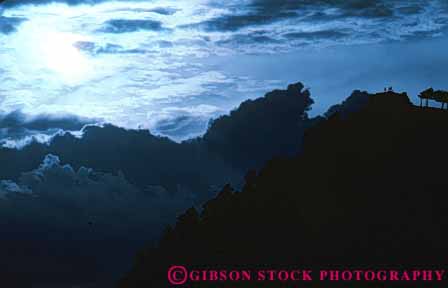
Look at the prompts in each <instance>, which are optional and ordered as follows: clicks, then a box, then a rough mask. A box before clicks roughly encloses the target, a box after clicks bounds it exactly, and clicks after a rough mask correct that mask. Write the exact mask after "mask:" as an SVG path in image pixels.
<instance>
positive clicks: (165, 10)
mask: <svg viewBox="0 0 448 288" xmlns="http://www.w3.org/2000/svg"><path fill="white" fill-rule="evenodd" d="M149 11H151V12H154V13H157V14H161V15H173V14H175V13H176V12H177V11H178V10H177V9H175V8H167V7H157V8H153V9H150V10H149Z"/></svg>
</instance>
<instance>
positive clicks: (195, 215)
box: [118, 92, 448, 288]
mask: <svg viewBox="0 0 448 288" xmlns="http://www.w3.org/2000/svg"><path fill="white" fill-rule="evenodd" d="M447 128H448V112H447V111H442V110H440V109H435V108H420V107H415V106H413V105H412V104H411V103H410V101H409V98H408V97H407V95H406V94H405V93H403V94H397V93H394V92H386V93H379V94H374V95H371V96H369V98H368V101H367V103H366V106H364V108H362V109H359V111H357V112H352V113H348V114H345V115H344V117H341V113H340V112H337V111H336V112H335V113H332V115H330V116H329V118H328V119H326V120H323V121H321V122H320V123H318V124H317V125H315V126H314V127H312V128H310V129H308V130H307V132H306V135H305V139H304V150H303V154H302V155H300V156H297V157H294V158H282V159H274V160H272V161H270V162H269V163H268V164H267V165H266V166H265V167H264V168H263V169H262V170H261V171H260V172H259V173H258V175H256V174H255V173H254V172H250V173H248V174H247V177H246V184H245V186H244V188H243V189H242V191H241V192H236V191H233V190H232V188H231V187H230V186H226V187H225V188H224V189H223V190H222V191H221V193H220V194H219V195H218V196H217V197H216V198H215V199H213V200H210V201H209V202H207V203H206V204H205V205H204V209H203V211H201V212H198V211H196V210H195V209H190V210H188V211H187V212H185V213H184V214H183V215H182V216H180V217H179V218H178V222H177V224H176V226H175V227H174V228H173V229H168V230H167V231H166V233H165V235H164V237H163V238H162V240H161V241H160V245H159V247H158V248H154V249H153V248H148V249H145V250H144V251H142V252H141V253H140V254H139V255H138V257H137V259H136V262H135V265H134V269H133V270H132V271H131V272H130V273H129V274H128V275H127V276H126V277H125V278H124V279H123V280H122V281H121V283H120V284H119V285H118V287H120V288H131V287H138V288H140V287H141V288H143V287H167V276H166V272H167V268H168V267H169V266H171V265H173V264H185V265H186V266H191V267H202V268H205V267H208V268H210V267H226V268H229V267H235V266H237V265H240V266H239V267H241V265H245V264H247V265H249V266H250V267H257V265H258V266H259V265H262V264H263V265H276V264H277V265H280V264H284V265H288V264H290V266H291V264H294V265H296V266H294V267H297V265H302V266H303V265H306V267H319V268H323V267H328V265H332V264H334V265H341V267H372V266H374V267H385V266H387V265H393V267H396V266H397V265H399V267H416V266H417V267H418V266H419V265H422V266H424V267H428V266H426V265H430V266H429V267H432V266H433V265H442V264H446V262H448V261H447V259H448V258H447V256H448V245H447V243H448V232H447V230H446V227H447V224H448V211H447V207H448V195H447V192H448V183H447V181H446V171H447V170H446V165H447V163H448V154H447V153H446V149H447V147H448V135H447V133H446V132H447ZM302 266H301V267H302ZM196 284H197V283H196ZM245 285H246V286H245V287H255V286H250V285H251V284H247V283H246V284H245ZM252 285H253V284H252ZM372 285H373V286H367V285H366V284H363V285H361V286H356V287H390V286H391V285H390V284H389V283H388V284H384V283H382V284H381V283H374V284H372ZM397 285H399V284H397ZM401 285H402V284H401ZM198 286H199V285H198ZM235 286H236V285H235V284H233V283H232V286H231V287H235ZM240 286H244V283H243V284H241V285H240ZM240 286H238V287H240ZM192 287H196V286H192ZM201 287H202V286H201ZM210 287H218V286H216V284H215V285H211V286H210ZM219 287H230V286H219ZM256 287H260V285H257V286H256ZM280 287H286V286H284V284H281V285H280ZM332 287H334V286H332ZM343 287H355V286H348V284H345V286H343ZM400 287H409V285H403V286H400ZM417 287H421V285H418V286H417ZM425 287H429V286H425Z"/></svg>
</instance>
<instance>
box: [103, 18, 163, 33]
mask: <svg viewBox="0 0 448 288" xmlns="http://www.w3.org/2000/svg"><path fill="white" fill-rule="evenodd" d="M140 30H149V31H160V30H163V27H162V22H160V21H155V20H140V19H136V20H129V19H112V20H108V21H106V22H105V23H104V24H103V27H102V28H101V29H99V32H104V33H130V32H136V31H140Z"/></svg>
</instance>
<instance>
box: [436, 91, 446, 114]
mask: <svg viewBox="0 0 448 288" xmlns="http://www.w3.org/2000/svg"><path fill="white" fill-rule="evenodd" d="M434 100H436V101H437V102H440V103H442V106H441V109H442V110H443V109H444V108H445V104H448V92H447V91H444V90H437V91H435V92H434ZM447 107H448V105H447Z"/></svg>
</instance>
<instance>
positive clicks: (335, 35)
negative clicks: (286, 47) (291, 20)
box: [283, 30, 350, 40]
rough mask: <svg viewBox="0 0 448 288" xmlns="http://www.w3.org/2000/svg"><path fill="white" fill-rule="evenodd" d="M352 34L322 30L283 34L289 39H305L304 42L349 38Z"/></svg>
mask: <svg viewBox="0 0 448 288" xmlns="http://www.w3.org/2000/svg"><path fill="white" fill-rule="evenodd" d="M349 35H350V33H349V32H346V31H340V30H320V31H313V32H292V33H286V34H283V36H284V37H286V38H288V39H304V40H319V39H339V38H344V37H347V36H349Z"/></svg>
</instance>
